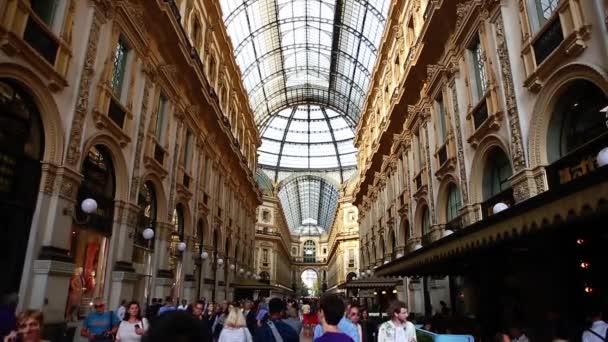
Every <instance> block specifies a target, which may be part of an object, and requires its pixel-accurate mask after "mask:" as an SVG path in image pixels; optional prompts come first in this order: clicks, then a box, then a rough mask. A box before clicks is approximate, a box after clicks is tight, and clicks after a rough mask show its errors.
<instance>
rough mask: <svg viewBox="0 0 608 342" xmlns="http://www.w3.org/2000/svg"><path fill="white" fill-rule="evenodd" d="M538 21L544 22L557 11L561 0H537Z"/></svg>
mask: <svg viewBox="0 0 608 342" xmlns="http://www.w3.org/2000/svg"><path fill="white" fill-rule="evenodd" d="M535 1H536V12H537V14H538V21H539V22H540V24H541V25H542V24H544V23H545V22H546V21H547V20H548V19H549V18H551V16H552V15H553V13H554V12H555V10H556V9H557V5H558V4H559V1H560V0H535Z"/></svg>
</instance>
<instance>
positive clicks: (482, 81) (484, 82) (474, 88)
mask: <svg viewBox="0 0 608 342" xmlns="http://www.w3.org/2000/svg"><path fill="white" fill-rule="evenodd" d="M467 55H468V56H469V65H470V70H471V71H470V72H469V85H470V86H469V87H470V89H471V95H472V99H473V104H474V105H476V104H478V103H479V102H481V101H482V100H484V99H485V95H486V93H487V92H488V88H489V82H488V74H487V70H486V61H484V56H485V54H484V51H483V44H482V43H481V34H480V32H477V33H476V34H475V37H473V39H471V41H470V42H469V44H468V45H467Z"/></svg>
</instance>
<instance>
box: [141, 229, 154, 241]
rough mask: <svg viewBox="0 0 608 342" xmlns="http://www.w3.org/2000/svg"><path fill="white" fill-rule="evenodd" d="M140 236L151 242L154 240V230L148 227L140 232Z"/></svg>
mask: <svg viewBox="0 0 608 342" xmlns="http://www.w3.org/2000/svg"><path fill="white" fill-rule="evenodd" d="M141 235H142V236H143V237H144V239H146V240H152V239H153V238H154V229H152V227H148V228H146V229H144V231H143V232H141Z"/></svg>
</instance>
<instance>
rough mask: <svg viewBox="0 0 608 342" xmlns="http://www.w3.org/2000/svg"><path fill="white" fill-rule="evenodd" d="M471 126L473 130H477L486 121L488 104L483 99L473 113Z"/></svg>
mask: <svg viewBox="0 0 608 342" xmlns="http://www.w3.org/2000/svg"><path fill="white" fill-rule="evenodd" d="M472 115H473V125H474V126H475V130H478V129H479V127H481V125H483V123H484V122H485V121H486V120H487V119H488V104H487V103H486V100H485V98H484V99H483V100H481V103H480V104H479V105H478V106H477V108H475V110H474V111H473V114H472Z"/></svg>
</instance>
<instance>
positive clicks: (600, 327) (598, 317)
mask: <svg viewBox="0 0 608 342" xmlns="http://www.w3.org/2000/svg"><path fill="white" fill-rule="evenodd" d="M589 318H590V319H591V326H590V327H589V329H586V330H585V331H583V342H608V323H606V322H604V320H602V312H601V310H593V311H591V312H590V315H589Z"/></svg>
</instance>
